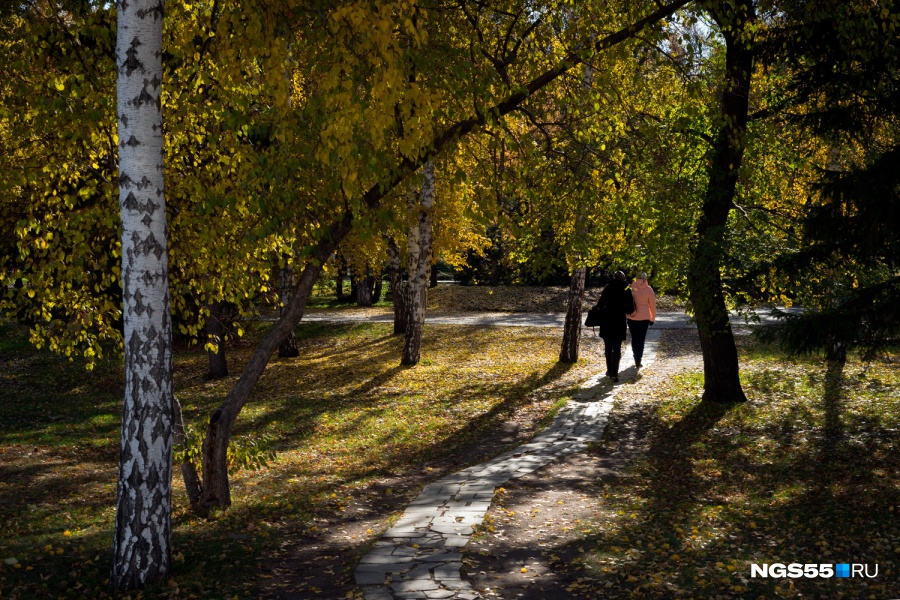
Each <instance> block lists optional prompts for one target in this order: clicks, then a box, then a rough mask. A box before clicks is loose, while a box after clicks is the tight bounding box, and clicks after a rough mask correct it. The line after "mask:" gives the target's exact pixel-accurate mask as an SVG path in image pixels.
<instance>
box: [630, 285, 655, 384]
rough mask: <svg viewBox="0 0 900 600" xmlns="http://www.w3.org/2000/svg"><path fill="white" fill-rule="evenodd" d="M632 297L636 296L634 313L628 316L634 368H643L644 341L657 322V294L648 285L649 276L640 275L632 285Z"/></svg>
mask: <svg viewBox="0 0 900 600" xmlns="http://www.w3.org/2000/svg"><path fill="white" fill-rule="evenodd" d="M631 295H632V296H634V312H633V313H631V314H630V315H628V330H629V331H631V351H632V352H633V353H634V366H635V367H636V368H638V369H640V368H641V358H643V356H644V340H646V339H647V328H648V327H650V326H651V325H653V322H654V321H655V320H656V294H654V293H653V288H652V287H650V284H649V283H647V274H646V273H638V276H637V277H636V278H635V280H634V283H632V284H631Z"/></svg>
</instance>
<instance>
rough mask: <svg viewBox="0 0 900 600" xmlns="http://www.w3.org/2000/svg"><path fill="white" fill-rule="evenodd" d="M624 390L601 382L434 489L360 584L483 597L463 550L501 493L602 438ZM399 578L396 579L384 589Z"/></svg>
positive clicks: (376, 596) (404, 594) (392, 534)
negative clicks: (538, 427)
mask: <svg viewBox="0 0 900 600" xmlns="http://www.w3.org/2000/svg"><path fill="white" fill-rule="evenodd" d="M659 338H660V331H659V329H651V330H650V331H649V332H648V333H647V342H646V345H645V347H644V357H643V363H644V365H645V366H649V365H650V364H651V363H652V362H653V361H654V360H655V358H656V349H657V346H658V344H659ZM629 369H630V370H632V371H633V370H634V359H633V357H632V355H631V352H630V351H629V349H625V350H624V351H623V352H622V363H621V365H620V372H622V373H623V378H625V377H627V372H628V371H629ZM618 389H619V388H618V386H616V385H613V384H612V383H611V382H610V380H609V379H608V378H605V377H603V376H600V375H595V376H594V377H591V378H590V379H588V380H587V381H586V382H584V384H583V385H582V387H581V389H580V390H579V391H578V392H577V393H576V394H574V395H573V397H572V400H571V401H570V402H569V404H568V405H567V406H566V407H565V408H564V409H563V410H561V411H560V412H559V413H558V414H557V416H556V418H555V419H554V420H553V423H551V425H550V426H549V427H547V429H545V430H544V431H543V432H541V433H540V434H538V435H537V436H536V437H535V438H533V439H532V440H531V441H530V442H528V443H526V444H522V445H521V446H518V447H516V448H515V449H513V450H511V451H507V452H504V453H503V454H500V455H498V456H495V457H494V458H493V459H491V460H488V461H486V462H484V463H482V464H480V465H475V466H472V467H468V468H466V469H463V470H462V471H459V472H457V473H453V474H452V475H448V476H446V477H443V478H442V479H440V480H438V481H435V482H432V483H430V484H428V485H426V486H425V487H424V488H423V489H422V493H420V494H419V496H417V497H416V499H415V500H413V501H412V503H410V504H409V506H408V508H407V509H406V511H405V512H404V514H403V516H401V517H400V519H399V520H398V521H397V523H395V524H394V526H393V527H391V528H390V529H388V530H387V531H386V532H385V533H384V534H383V536H382V538H381V540H379V541H378V542H377V543H376V548H375V549H374V550H373V551H372V552H370V553H369V554H367V555H366V556H365V557H363V559H362V560H361V561H360V564H359V566H358V567H357V569H356V573H355V576H356V583H357V585H359V586H361V588H362V591H363V594H364V596H365V598H366V600H401V599H406V598H453V599H455V600H475V599H476V598H480V597H481V596H480V594H479V593H478V592H477V591H475V590H473V589H472V586H471V585H470V584H469V582H467V581H465V580H463V579H462V578H461V574H460V569H461V568H462V556H463V555H462V553H461V552H457V551H455V550H456V549H462V548H463V547H465V545H466V544H467V543H468V542H469V540H470V539H471V537H472V534H473V533H474V529H475V527H476V526H478V525H480V524H481V523H482V522H483V520H484V515H485V514H487V511H488V509H489V508H490V506H491V502H492V500H493V496H494V492H495V490H496V488H498V487H500V486H502V485H503V484H504V483H506V482H507V481H509V480H510V479H516V478H518V477H523V476H524V475H527V474H528V473H532V472H534V471H536V470H538V469H540V468H542V467H544V466H546V465H548V464H549V463H550V462H552V461H554V460H556V459H558V458H561V457H563V456H567V455H569V454H572V453H573V452H578V451H580V450H584V449H585V448H587V446H588V444H589V443H591V442H594V441H597V440H599V439H601V438H602V437H603V431H604V430H605V428H606V422H607V417H608V415H609V411H610V410H611V409H612V406H613V402H614V396H615V394H616V391H617V390H618ZM391 573H393V574H396V575H395V576H394V577H393V580H392V581H391V582H390V584H389V585H384V580H385V577H386V575H387V574H391ZM379 577H380V579H379ZM378 584H381V585H378Z"/></svg>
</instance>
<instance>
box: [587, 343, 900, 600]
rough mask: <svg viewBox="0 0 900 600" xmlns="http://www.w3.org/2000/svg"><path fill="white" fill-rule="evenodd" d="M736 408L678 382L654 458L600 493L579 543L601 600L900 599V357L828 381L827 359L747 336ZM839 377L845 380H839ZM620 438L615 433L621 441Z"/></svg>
mask: <svg viewBox="0 0 900 600" xmlns="http://www.w3.org/2000/svg"><path fill="white" fill-rule="evenodd" d="M739 342H740V351H741V364H742V367H743V369H742V373H743V383H744V389H745V391H746V392H747V395H748V397H749V398H750V401H749V402H747V403H746V404H743V405H740V406H733V407H721V406H719V407H717V406H707V405H705V404H701V403H700V402H699V397H700V393H701V391H702V381H703V375H702V373H685V374H682V375H679V376H677V377H674V378H672V379H671V380H669V381H668V382H667V383H665V384H663V385H664V389H662V390H659V391H658V393H657V394H655V397H654V400H653V401H652V402H651V407H652V409H651V411H650V414H648V416H647V424H646V425H647V427H648V428H649V434H648V437H647V440H648V451H647V453H646V454H645V455H642V456H641V457H640V458H638V459H637V461H636V464H635V465H634V467H633V469H632V471H631V472H630V475H632V476H631V477H624V478H620V479H614V480H612V481H609V482H605V483H602V484H598V487H597V488H596V496H597V499H598V500H600V502H599V503H598V506H600V507H601V508H600V510H598V512H597V513H596V518H595V519H594V522H592V523H590V524H588V525H586V527H585V529H584V531H583V535H582V536H581V538H580V539H579V540H578V542H577V545H578V546H579V548H580V549H581V550H583V551H584V554H583V555H582V556H583V560H581V561H579V562H580V564H578V565H577V566H576V569H577V570H579V571H581V573H582V575H583V576H584V579H583V580H582V581H581V582H580V583H578V584H576V585H574V587H573V589H572V591H573V592H576V593H577V594H578V595H579V596H583V597H588V598H594V597H603V598H632V597H646V598H673V597H695V598H754V599H756V598H801V597H802V598H853V599H856V598H879V599H880V598H896V597H900V568H898V563H900V519H898V512H900V365H898V362H897V361H898V360H900V353H898V352H897V351H894V352H892V353H889V354H888V355H887V356H885V357H882V359H880V360H876V361H874V362H872V363H869V364H865V363H862V362H860V361H858V360H855V359H851V360H850V361H849V362H848V363H847V365H846V368H845V370H844V374H843V382H842V384H841V385H840V386H834V385H828V386H826V383H825V381H826V369H825V366H824V362H823V360H822V358H821V357H808V358H790V357H787V356H785V355H783V354H782V353H780V352H779V351H777V350H776V349H773V348H771V347H768V346H764V345H761V344H759V343H756V342H754V341H752V340H751V339H750V338H749V336H743V337H740V338H739ZM832 381H834V380H832ZM610 433H612V432H610ZM752 563H757V564H763V563H768V564H772V563H783V564H788V563H816V564H820V563H821V564H824V563H831V564H834V563H851V564H852V563H861V564H867V565H868V566H869V573H870V574H874V567H875V565H876V564H877V565H878V576H877V577H874V578H865V577H853V578H848V579H836V578H831V579H822V578H816V579H806V578H802V577H801V578H789V577H782V578H775V579H773V578H769V579H763V578H759V577H757V578H752V577H751V576H750V574H751V570H750V565H751V564H752Z"/></svg>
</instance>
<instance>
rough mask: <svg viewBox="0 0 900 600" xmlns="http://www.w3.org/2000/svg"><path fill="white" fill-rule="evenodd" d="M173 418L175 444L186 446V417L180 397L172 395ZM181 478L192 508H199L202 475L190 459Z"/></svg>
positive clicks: (183, 467)
mask: <svg viewBox="0 0 900 600" xmlns="http://www.w3.org/2000/svg"><path fill="white" fill-rule="evenodd" d="M172 411H173V412H172V416H173V419H174V424H175V430H174V442H175V445H176V446H182V447H183V446H184V445H185V444H187V442H188V440H187V429H186V428H185V426H184V415H183V414H182V411H181V402H179V401H178V397H177V396H175V395H174V394H173V395H172ZM181 477H182V479H184V488H185V491H186V492H187V495H188V500H189V501H190V503H191V506H197V505H198V503H199V502H200V496H201V494H202V492H203V487H202V484H201V482H200V475H199V474H198V473H197V465H195V464H194V463H193V462H192V461H191V460H190V459H186V460H183V461H182V462H181Z"/></svg>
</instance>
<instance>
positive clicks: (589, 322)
mask: <svg viewBox="0 0 900 600" xmlns="http://www.w3.org/2000/svg"><path fill="white" fill-rule="evenodd" d="M602 312H603V311H602V310H601V309H600V307H599V306H594V307H593V308H591V309H590V310H589V311H588V314H587V318H586V319H585V320H584V326H585V327H600V315H601V313H602Z"/></svg>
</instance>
